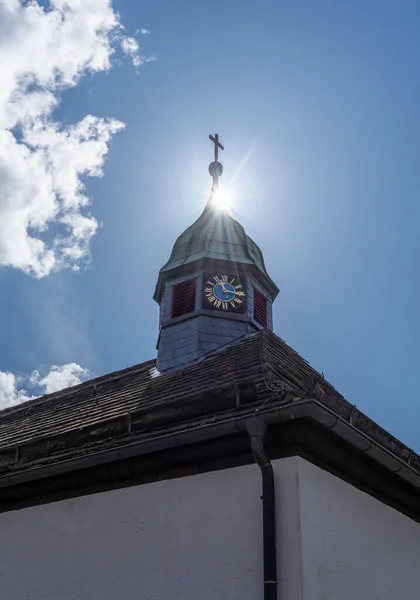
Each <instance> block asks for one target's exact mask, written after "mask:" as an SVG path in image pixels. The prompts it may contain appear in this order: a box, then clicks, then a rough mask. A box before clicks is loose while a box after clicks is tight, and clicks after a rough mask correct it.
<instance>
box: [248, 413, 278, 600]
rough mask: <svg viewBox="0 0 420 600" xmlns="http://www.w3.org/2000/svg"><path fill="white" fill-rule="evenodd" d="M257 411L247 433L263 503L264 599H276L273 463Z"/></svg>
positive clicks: (262, 423)
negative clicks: (268, 453)
mask: <svg viewBox="0 0 420 600" xmlns="http://www.w3.org/2000/svg"><path fill="white" fill-rule="evenodd" d="M257 415H258V412H257V411H256V412H255V413H254V418H253V419H252V418H251V419H249V422H248V427H247V429H248V433H249V436H250V438H251V449H252V455H253V457H254V460H255V462H256V463H257V465H258V466H259V467H260V470H261V476H262V505H263V564H264V600H277V540H276V537H277V532H276V494H275V486H274V473H273V465H272V464H271V462H270V460H269V459H268V457H267V455H266V453H265V450H264V446H263V437H264V434H265V431H266V426H265V424H264V422H263V421H261V420H259V418H258V416H257Z"/></svg>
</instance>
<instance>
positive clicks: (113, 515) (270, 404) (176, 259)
mask: <svg viewBox="0 0 420 600" xmlns="http://www.w3.org/2000/svg"><path fill="white" fill-rule="evenodd" d="M210 139H211V141H212V142H213V144H214V161H213V162H212V163H211V164H210V167H209V172H210V175H211V177H212V180H213V184H212V189H211V193H210V198H209V200H208V202H207V205H206V207H205V209H204V211H203V213H202V214H201V216H199V217H198V219H197V220H196V221H195V223H193V224H192V225H191V226H190V227H188V229H186V231H184V232H183V233H182V234H181V235H180V236H179V238H178V239H177V240H176V242H175V244H174V246H173V249H172V253H171V255H170V257H169V259H168V261H167V262H166V264H165V265H163V266H162V268H161V269H160V271H159V274H158V277H157V284H156V288H155V292H154V300H155V301H156V303H157V304H158V306H159V331H158V337H157V357H156V358H153V359H151V360H149V361H147V362H145V363H142V364H138V365H135V366H133V367H130V368H127V369H124V370H122V371H117V372H114V373H109V374H108V375H105V376H102V377H98V378H97V379H93V380H91V381H87V382H85V383H82V384H80V385H77V386H75V387H72V388H68V389H65V390H62V391H60V392H56V393H54V394H49V395H46V396H43V397H42V398H37V399H36V400H31V401H29V402H26V403H23V404H21V405H18V406H14V407H12V408H9V409H6V410H3V411H1V412H0V533H1V539H2V544H1V548H0V599H1V600H139V599H141V600H167V599H168V598H171V599H172V598H173V599H180V600H181V599H182V600H210V599H225V600H326V599H330V598H331V599H334V600H353V599H354V598H358V599H359V600H375V599H378V600H395V599H398V600H418V599H419V597H420V457H419V456H418V455H417V454H415V453H414V452H413V451H412V450H410V449H409V448H407V447H406V446H405V445H404V444H402V443H401V442H400V441H399V440H397V439H395V438H394V437H393V436H392V435H391V434H389V433H388V432H387V431H385V430H383V429H382V428H381V427H379V426H378V425H377V424H376V423H374V422H373V421H372V420H371V419H369V417H367V416H366V415H365V414H363V413H362V412H360V411H359V410H358V409H357V408H356V407H355V406H354V404H351V403H350V402H348V401H347V400H346V399H345V398H344V397H343V396H342V395H341V394H339V392H337V391H336V390H335V389H334V387H333V386H332V385H331V384H329V383H328V382H327V381H326V380H325V379H324V377H323V376H322V375H321V374H320V373H318V372H317V371H316V370H314V369H313V368H312V367H311V366H310V365H309V364H308V363H307V362H306V361H305V360H304V359H303V358H302V357H301V356H300V355H299V354H298V353H297V352H295V351H294V350H293V349H292V348H290V347H289V346H288V345H287V344H286V343H285V342H284V341H283V340H282V339H281V338H280V337H278V336H277V335H276V334H275V333H274V324H273V313H272V305H273V302H274V301H275V300H276V297H277V295H278V293H279V289H278V287H277V285H276V283H275V282H274V281H273V280H272V279H271V277H270V275H269V273H268V271H267V268H266V266H265V262H264V257H263V254H262V251H261V250H260V248H259V247H258V246H257V244H256V243H255V241H253V240H252V239H251V238H250V237H249V236H248V235H247V234H246V232H245V230H244V228H243V227H242V225H240V223H238V222H237V221H236V220H234V219H233V218H232V217H231V216H230V215H229V214H228V212H226V211H221V210H218V208H217V200H218V195H219V194H220V193H221V192H220V189H219V179H220V177H221V176H222V172H223V168H222V165H221V163H220V162H219V159H218V154H219V151H220V150H223V146H222V145H221V143H220V141H219V137H218V135H217V134H216V135H214V136H210ZM353 400H354V401H357V398H354V399H353Z"/></svg>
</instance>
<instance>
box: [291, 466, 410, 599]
mask: <svg viewBox="0 0 420 600" xmlns="http://www.w3.org/2000/svg"><path fill="white" fill-rule="evenodd" d="M298 474H299V476H298V480H299V505H300V514H301V518H300V528H301V534H302V537H301V540H302V565H303V592H304V593H303V599H304V600H328V599H334V600H354V599H355V598H357V600H396V599H398V600H419V598H420V525H419V524H417V523H415V522H413V521H412V520H411V519H409V518H408V517H405V516H404V515H402V514H400V513H399V512H397V511H396V510H394V509H392V508H389V507H388V506H386V505H384V504H382V503H381V502H378V501H377V500H375V499H374V498H372V497H371V496H368V495H367V494H365V493H364V492H361V491H359V490H358V489H356V488H354V487H353V486H351V485H349V484H347V483H345V482H343V481H341V480H340V479H338V478H336V477H334V476H333V475H330V474H329V473H326V472H325V471H322V470H321V469H319V468H318V467H315V466H314V465H312V464H310V463H308V462H306V461H304V460H302V459H299V460H298Z"/></svg>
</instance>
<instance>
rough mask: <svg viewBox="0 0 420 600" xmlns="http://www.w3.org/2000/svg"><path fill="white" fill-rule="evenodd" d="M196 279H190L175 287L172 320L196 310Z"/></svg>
mask: <svg viewBox="0 0 420 600" xmlns="http://www.w3.org/2000/svg"><path fill="white" fill-rule="evenodd" d="M196 283H197V280H196V279H188V281H183V282H182V283H177V284H176V285H174V287H173V290H172V318H173V319H174V318H175V317H180V316H181V315H186V314H187V313H190V312H193V311H194V310H195V290H196V287H197V286H196Z"/></svg>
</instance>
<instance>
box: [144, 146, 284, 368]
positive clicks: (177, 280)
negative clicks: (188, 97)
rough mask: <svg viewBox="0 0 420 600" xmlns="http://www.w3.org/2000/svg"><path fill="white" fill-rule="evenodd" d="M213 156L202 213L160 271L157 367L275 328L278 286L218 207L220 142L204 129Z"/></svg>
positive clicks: (255, 250) (173, 365) (170, 365)
mask: <svg viewBox="0 0 420 600" xmlns="http://www.w3.org/2000/svg"><path fill="white" fill-rule="evenodd" d="M209 138H210V140H211V141H212V142H213V144H214V161H213V162H212V163H211V164H210V166H209V173H210V175H211V177H212V178H213V185H212V190H211V194H210V198H209V200H208V202H207V205H206V207H205V209H204V211H203V213H202V214H201V216H200V217H199V218H198V219H197V220H196V221H195V223H193V224H192V225H191V226H190V227H188V229H186V230H185V231H184V233H183V234H181V235H180V236H179V238H178V239H177V240H176V242H175V245H174V247H173V249H172V253H171V256H170V257H169V260H168V262H167V263H166V264H165V265H164V266H163V267H162V268H161V270H160V271H159V277H158V281H157V284H156V289H155V293H154V296H153V297H154V300H155V301H156V302H157V303H158V304H159V307H160V313H159V337H158V342H157V351H158V362H157V367H158V369H159V371H161V372H168V371H172V370H175V369H182V368H184V367H187V366H189V365H191V364H193V363H194V362H195V361H197V360H199V359H201V358H203V357H204V356H206V355H207V354H209V353H211V352H214V351H217V350H218V349H219V348H222V347H225V346H226V345H227V344H230V343H231V342H234V341H235V340H237V339H239V338H241V337H243V336H246V335H247V334H249V333H252V332H255V331H258V330H259V329H261V328H264V327H266V328H268V329H270V330H272V329H273V318H272V303H273V301H274V299H275V298H276V296H277V294H278V291H279V290H278V287H277V286H276V284H275V283H274V282H273V281H272V279H270V277H269V275H268V273H267V271H266V268H265V264H264V258H263V255H262V252H261V250H260V249H259V247H258V246H257V245H256V244H255V242H253V240H252V239H251V238H250V237H249V236H248V235H247V234H246V233H245V230H244V228H243V227H242V225H240V224H239V223H238V222H237V221H235V219H233V218H232V217H231V216H230V215H229V214H228V212H227V211H225V210H221V209H220V208H218V203H217V196H218V194H219V193H220V189H219V178H220V177H221V175H222V173H223V166H222V164H221V163H220V162H219V160H218V153H219V149H220V150H224V147H223V146H222V144H221V143H220V142H219V136H218V135H217V134H215V136H212V135H210V136H209Z"/></svg>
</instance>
